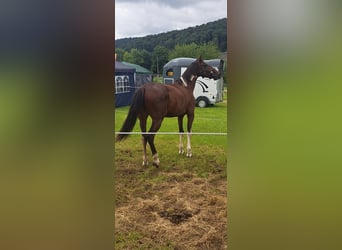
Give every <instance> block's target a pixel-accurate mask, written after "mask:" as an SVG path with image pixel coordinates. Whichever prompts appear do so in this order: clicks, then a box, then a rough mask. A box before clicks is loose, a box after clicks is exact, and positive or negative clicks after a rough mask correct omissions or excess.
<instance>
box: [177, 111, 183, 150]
mask: <svg viewBox="0 0 342 250" xmlns="http://www.w3.org/2000/svg"><path fill="white" fill-rule="evenodd" d="M178 128H179V145H178V153H179V154H183V153H184V149H183V133H184V129H183V116H178Z"/></svg>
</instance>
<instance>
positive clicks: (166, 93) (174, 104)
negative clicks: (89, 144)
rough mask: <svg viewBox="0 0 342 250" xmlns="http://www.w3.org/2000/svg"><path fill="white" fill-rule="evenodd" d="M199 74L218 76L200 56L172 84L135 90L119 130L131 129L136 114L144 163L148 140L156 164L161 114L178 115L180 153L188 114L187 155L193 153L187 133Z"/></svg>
mask: <svg viewBox="0 0 342 250" xmlns="http://www.w3.org/2000/svg"><path fill="white" fill-rule="evenodd" d="M198 76H202V77H209V78H213V79H215V80H217V79H219V78H220V72H218V71H217V70H216V69H214V68H213V67H211V66H209V65H208V64H206V63H205V62H204V61H203V60H202V58H201V57H200V58H199V59H197V60H195V61H194V62H193V63H191V64H190V65H189V66H188V68H187V69H186V70H185V72H184V73H183V75H182V76H181V78H180V79H178V80H176V81H175V82H174V83H173V84H169V85H165V84H159V83H147V84H145V85H143V86H142V87H141V88H139V89H138V90H137V91H136V92H135V94H134V96H133V99H132V103H131V106H130V109H129V112H128V115H127V118H126V120H125V121H124V124H123V126H122V128H121V130H120V132H131V131H132V130H133V127H134V125H135V123H136V120H137V118H139V120H140V128H141V131H142V132H143V133H142V144H143V149H144V154H143V166H145V165H147V164H148V161H147V156H146V144H147V143H148V144H149V145H150V148H151V151H152V156H153V163H152V165H153V166H156V167H159V164H160V161H159V158H158V153H157V150H156V147H155V146H154V137H155V134H156V132H157V131H158V130H159V128H160V126H161V124H162V121H163V119H164V117H178V127H179V133H180V142H179V153H180V154H182V153H184V150H183V141H182V135H183V133H184V129H183V117H184V116H185V115H187V118H188V123H187V131H188V134H187V147H186V151H187V152H186V156H187V157H191V156H192V152H191V143H190V134H191V127H192V123H193V121H194V111H195V98H194V95H193V91H194V88H195V84H196V80H197V77H198ZM148 116H151V118H152V125H151V128H150V130H149V132H151V133H150V134H149V133H146V121H147V117H148ZM127 136H128V134H127V133H119V134H118V135H117V137H116V141H121V140H122V139H125V138H126V137H127Z"/></svg>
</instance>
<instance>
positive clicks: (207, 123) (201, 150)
mask: <svg viewBox="0 0 342 250" xmlns="http://www.w3.org/2000/svg"><path fill="white" fill-rule="evenodd" d="M128 109H129V107H120V108H116V110H115V131H116V132H118V131H119V130H120V128H121V126H122V124H123V121H124V119H125V117H126V115H127V113H128ZM186 121H187V119H186V117H185V118H184V121H183V122H184V125H186ZM150 123H151V120H150V119H149V120H148V124H150ZM133 131H135V132H140V128H139V122H138V121H137V123H136V125H135V127H134V129H133ZM159 131H162V132H177V131H178V124H177V118H165V119H164V121H163V123H162V126H161V128H160V130H159ZM192 131H193V132H212V133H217V132H220V133H226V132H227V102H222V103H218V104H216V105H214V106H211V107H208V108H197V107H196V110H195V120H194V123H193V128H192ZM178 144H179V136H178V135H164V134H157V135H156V137H155V145H156V148H157V151H158V154H159V158H160V161H161V169H162V170H163V171H166V172H172V171H182V172H189V173H192V174H194V175H195V176H198V177H204V178H206V177H208V176H210V175H211V174H213V173H215V171H216V172H220V173H221V174H223V175H225V173H226V170H225V169H226V162H227V159H226V153H227V136H222V135H192V137H191V146H192V153H193V156H192V158H191V159H189V158H187V157H185V155H179V154H178ZM183 144H184V147H186V136H184V139H183ZM115 148H116V151H115V159H116V163H117V164H119V162H124V163H125V164H127V165H128V166H131V165H135V164H139V165H140V164H141V162H142V145H141V136H140V135H130V136H129V137H128V138H127V139H126V140H124V141H122V142H119V143H116V144H115ZM147 153H148V158H149V162H150V163H151V162H152V159H151V151H150V149H149V146H147ZM218 169H219V170H218ZM154 171H155V169H154V168H146V169H145V171H143V172H142V173H141V178H143V179H145V176H146V179H147V178H148V179H149V180H150V181H152V182H153V181H155V182H158V181H163V178H164V177H161V176H158V175H156V176H154V177H153V178H152V179H151V175H152V176H153V173H152V172H154ZM138 174H140V173H138Z"/></svg>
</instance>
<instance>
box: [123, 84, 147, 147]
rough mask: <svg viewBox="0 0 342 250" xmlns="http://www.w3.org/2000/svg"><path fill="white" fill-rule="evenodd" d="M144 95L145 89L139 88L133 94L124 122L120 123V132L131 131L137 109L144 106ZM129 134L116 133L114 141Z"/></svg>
mask: <svg viewBox="0 0 342 250" xmlns="http://www.w3.org/2000/svg"><path fill="white" fill-rule="evenodd" d="M144 95H145V89H144V88H139V89H138V90H137V91H136V92H135V93H134V95H133V98H132V103H131V106H130V108H129V111H128V115H127V117H126V120H125V121H124V124H123V125H122V128H121V129H120V132H131V131H132V130H133V128H134V125H135V123H136V121H137V118H138V113H139V111H140V110H141V109H142V108H143V106H144ZM128 135H129V134H118V135H117V136H116V141H121V140H123V139H126V138H127V137H128Z"/></svg>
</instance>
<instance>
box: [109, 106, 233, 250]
mask: <svg viewBox="0 0 342 250" xmlns="http://www.w3.org/2000/svg"><path fill="white" fill-rule="evenodd" d="M127 111H128V107H120V108H116V110H115V131H119V129H120V126H121V124H122V122H123V120H124V119H125V116H126V115H127ZM195 117H196V118H195V121H194V124H193V133H194V134H193V136H192V144H193V157H192V158H187V157H185V156H184V155H179V154H178V142H179V141H178V140H179V137H178V135H177V134H174V132H177V118H165V119H164V121H163V124H162V126H161V128H160V130H159V131H158V134H157V135H156V139H155V140H156V143H158V145H159V148H160V149H159V151H160V155H161V160H162V161H163V164H162V166H161V167H160V168H158V169H157V168H154V167H152V166H151V165H149V166H144V167H143V166H141V154H142V148H141V135H140V134H139V132H140V128H139V125H138V124H136V126H135V127H134V129H133V131H132V132H136V134H131V135H130V137H129V138H127V139H126V140H125V141H122V142H120V143H116V144H115V178H116V179H115V193H116V195H115V204H116V209H115V239H116V247H115V249H226V246H227V242H226V239H227V232H226V226H227V157H226V153H227V102H226V100H224V101H223V102H221V103H218V104H217V105H215V106H212V107H209V108H207V109H196V110H195ZM148 122H149V123H150V122H151V121H150V120H149V121H148ZM196 132H197V133H198V134H196ZM159 133H160V134H159ZM210 133H212V134H210Z"/></svg>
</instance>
